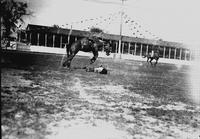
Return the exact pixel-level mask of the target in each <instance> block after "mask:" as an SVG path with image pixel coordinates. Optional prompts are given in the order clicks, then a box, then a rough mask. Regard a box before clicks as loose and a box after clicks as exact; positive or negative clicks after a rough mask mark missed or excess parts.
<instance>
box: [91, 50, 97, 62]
mask: <svg viewBox="0 0 200 139" xmlns="http://www.w3.org/2000/svg"><path fill="white" fill-rule="evenodd" d="M92 52H93V54H94V56H93V58H92V59H90V64H92V63H94V62H95V61H96V59H97V57H98V49H95V50H93V51H92Z"/></svg>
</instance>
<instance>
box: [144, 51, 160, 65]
mask: <svg viewBox="0 0 200 139" xmlns="http://www.w3.org/2000/svg"><path fill="white" fill-rule="evenodd" d="M143 58H147V63H151V65H153V63H152V61H153V60H154V59H155V61H156V62H155V63H154V66H156V64H157V63H158V60H159V51H156V52H154V53H153V54H152V53H147V54H145V55H143Z"/></svg>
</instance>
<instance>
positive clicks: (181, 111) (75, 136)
mask: <svg viewBox="0 0 200 139" xmlns="http://www.w3.org/2000/svg"><path fill="white" fill-rule="evenodd" d="M41 63H42V62H41ZM85 64H86V65H87V64H88V59H87V58H83V57H82V58H80V57H78V58H75V59H74V61H73V65H72V67H73V70H72V71H69V70H66V69H63V68H60V69H59V68H57V67H53V66H42V64H41V65H32V66H29V67H25V68H24V67H19V66H18V67H12V68H11V67H4V68H2V72H1V105H2V110H1V117H2V118H1V123H2V125H1V131H2V138H3V139H18V138H20V139H57V138H58V139H64V138H65V139H66V138H67V139H85V138H86V139H140V138H141V139H147V138H148V139H151V138H152V139H199V138H200V107H199V106H197V105H195V104H194V103H193V101H192V100H190V85H189V83H188V80H187V78H188V70H189V69H188V67H185V66H182V67H176V66H174V65H169V64H160V63H159V64H158V66H157V67H151V66H149V65H147V64H146V63H144V62H137V61H124V60H120V61H113V60H112V59H98V61H97V62H96V63H95V65H99V64H103V65H105V66H107V67H108V68H109V74H108V75H100V74H96V73H91V72H86V71H85V70H83V69H80V67H82V66H84V65H85Z"/></svg>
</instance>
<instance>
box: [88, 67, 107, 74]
mask: <svg viewBox="0 0 200 139" xmlns="http://www.w3.org/2000/svg"><path fill="white" fill-rule="evenodd" d="M86 72H96V73H100V74H107V73H108V70H107V69H106V68H104V67H103V66H102V65H100V66H99V67H97V68H91V67H86Z"/></svg>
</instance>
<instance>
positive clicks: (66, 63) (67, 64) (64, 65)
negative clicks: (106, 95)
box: [63, 54, 75, 68]
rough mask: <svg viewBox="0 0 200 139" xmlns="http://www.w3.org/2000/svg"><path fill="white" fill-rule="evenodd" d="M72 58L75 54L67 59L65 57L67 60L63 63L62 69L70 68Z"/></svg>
mask: <svg viewBox="0 0 200 139" xmlns="http://www.w3.org/2000/svg"><path fill="white" fill-rule="evenodd" d="M74 56H75V54H71V55H69V56H68V57H67V60H66V61H65V62H64V63H63V67H66V66H67V67H68V68H70V66H71V61H72V59H73V58H74Z"/></svg>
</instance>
